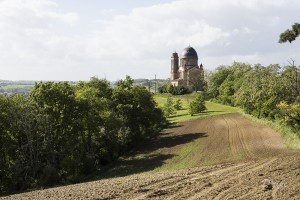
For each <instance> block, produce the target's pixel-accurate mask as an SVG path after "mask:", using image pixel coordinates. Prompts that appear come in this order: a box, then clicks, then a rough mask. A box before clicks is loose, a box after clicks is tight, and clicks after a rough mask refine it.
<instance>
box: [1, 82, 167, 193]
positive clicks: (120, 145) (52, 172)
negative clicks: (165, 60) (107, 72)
mask: <svg viewBox="0 0 300 200" xmlns="http://www.w3.org/2000/svg"><path fill="white" fill-rule="evenodd" d="M0 108H1V112H0V180H1V181H0V193H1V194H5V193H10V192H15V191H20V190H24V189H26V188H32V187H40V186H51V185H54V184H57V183H69V182H76V181H78V180H79V179H80V178H82V177H83V176H86V175H88V174H91V173H93V172H94V171H95V170H98V169H100V168H101V167H102V166H104V165H106V164H108V163H110V162H112V161H113V160H115V159H116V158H117V157H118V156H120V155H121V154H123V153H124V152H126V151H128V150H129V149H130V148H132V147H133V146H134V145H136V144H137V143H139V142H140V141H141V140H143V139H145V138H148V137H151V136H153V135H154V134H156V133H158V131H159V130H160V128H161V127H162V126H163V125H164V124H165V118H164V116H163V112H162V111H161V109H159V108H157V106H156V103H155V102H154V100H153V96H152V94H151V93H150V92H148V91H147V90H146V89H145V88H144V87H142V86H138V85H135V86H134V85H133V80H132V79H131V78H130V77H126V79H125V80H121V81H119V82H118V84H117V86H116V87H114V88H112V87H111V86H110V84H109V83H108V82H107V81H106V80H99V79H97V78H91V80H90V81H89V82H79V83H78V84H76V85H71V84H69V83H67V82H59V83H54V82H45V83H42V82H41V83H37V84H35V86H34V89H33V91H32V92H31V93H30V95H29V96H22V95H15V96H10V97H5V96H0Z"/></svg>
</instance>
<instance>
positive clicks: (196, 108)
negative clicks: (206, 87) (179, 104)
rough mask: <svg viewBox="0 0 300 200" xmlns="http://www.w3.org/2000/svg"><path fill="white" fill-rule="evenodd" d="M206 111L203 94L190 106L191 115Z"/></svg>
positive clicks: (199, 94)
mask: <svg viewBox="0 0 300 200" xmlns="http://www.w3.org/2000/svg"><path fill="white" fill-rule="evenodd" d="M205 110H206V106H205V101H204V98H203V96H202V94H201V93H198V94H197V96H196V99H195V100H194V101H192V102H191V103H190V105H189V113H190V115H191V116H193V115H194V114H198V113H201V112H203V111H205Z"/></svg>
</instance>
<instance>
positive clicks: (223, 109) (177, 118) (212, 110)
mask: <svg viewBox="0 0 300 200" xmlns="http://www.w3.org/2000/svg"><path fill="white" fill-rule="evenodd" d="M168 96H169V95H165V94H164V95H155V96H154V99H155V101H156V102H157V104H158V106H159V107H162V106H163V105H164V104H165V103H166V101H167V98H168ZM170 97H171V98H172V99H174V100H176V99H181V102H182V106H183V109H182V110H178V111H177V112H176V114H174V115H173V116H171V117H170V118H169V121H170V122H183V121H188V120H193V119H198V118H204V117H209V116H215V115H223V114H229V113H236V112H241V109H240V108H236V107H231V106H225V105H222V104H218V103H214V102H210V101H206V107H207V110H206V111H205V112H203V113H200V114H198V115H194V116H191V115H189V113H188V105H189V102H191V101H192V100H193V99H194V98H195V95H182V96H170Z"/></svg>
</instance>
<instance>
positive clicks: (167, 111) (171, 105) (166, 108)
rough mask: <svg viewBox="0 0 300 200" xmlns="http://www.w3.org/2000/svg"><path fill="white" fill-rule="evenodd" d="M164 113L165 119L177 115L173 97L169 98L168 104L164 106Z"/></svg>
mask: <svg viewBox="0 0 300 200" xmlns="http://www.w3.org/2000/svg"><path fill="white" fill-rule="evenodd" d="M163 112H164V115H165V117H170V115H173V114H175V113H176V110H175V108H174V101H173V99H172V98H171V97H168V99H167V102H166V103H165V104H164V107H163Z"/></svg>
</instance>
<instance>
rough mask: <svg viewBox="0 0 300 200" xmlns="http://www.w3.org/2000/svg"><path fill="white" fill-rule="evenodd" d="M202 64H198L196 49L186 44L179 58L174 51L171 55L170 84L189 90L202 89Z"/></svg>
mask: <svg viewBox="0 0 300 200" xmlns="http://www.w3.org/2000/svg"><path fill="white" fill-rule="evenodd" d="M203 80H204V73H203V66H202V64H200V66H199V65H198V55H197V52H196V50H195V49H194V48H193V47H191V46H188V47H186V48H185V49H184V50H183V51H182V53H181V56H180V58H179V57H178V54H177V53H176V52H174V53H173V54H172V57H171V84H172V85H173V86H184V87H187V88H188V89H189V90H190V91H199V90H203Z"/></svg>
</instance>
